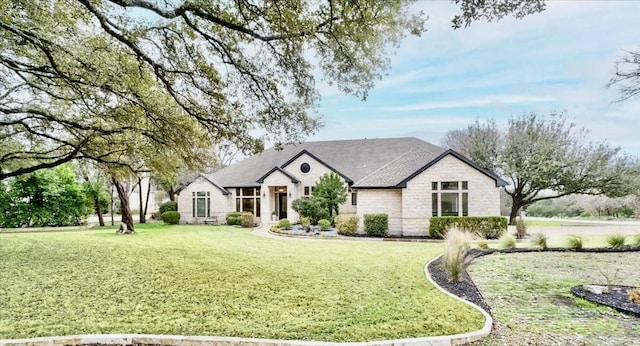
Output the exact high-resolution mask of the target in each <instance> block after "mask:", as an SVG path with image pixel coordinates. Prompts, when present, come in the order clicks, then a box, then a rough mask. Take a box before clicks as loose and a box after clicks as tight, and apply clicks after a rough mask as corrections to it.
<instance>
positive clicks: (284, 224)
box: [278, 219, 291, 229]
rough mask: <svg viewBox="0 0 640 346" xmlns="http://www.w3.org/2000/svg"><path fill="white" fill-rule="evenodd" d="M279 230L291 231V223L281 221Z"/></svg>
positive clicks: (284, 220)
mask: <svg viewBox="0 0 640 346" xmlns="http://www.w3.org/2000/svg"><path fill="white" fill-rule="evenodd" d="M278 228H280V229H291V222H289V219H280V221H278Z"/></svg>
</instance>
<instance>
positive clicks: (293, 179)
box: [256, 167, 300, 184]
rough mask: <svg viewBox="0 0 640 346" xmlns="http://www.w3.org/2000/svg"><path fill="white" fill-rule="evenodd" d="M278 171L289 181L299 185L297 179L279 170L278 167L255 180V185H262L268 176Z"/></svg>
mask: <svg viewBox="0 0 640 346" xmlns="http://www.w3.org/2000/svg"><path fill="white" fill-rule="evenodd" d="M275 171H278V172H280V173H282V174H284V175H285V176H286V177H287V178H289V179H291V182H292V183H294V184H297V183H299V182H300V181H299V180H298V179H296V178H295V177H294V176H292V175H291V174H289V173H287V171H285V170H284V169H282V168H280V167H273V168H272V169H271V170H270V171H269V172H267V174H265V175H263V176H262V177H260V178H259V179H258V180H256V182H257V183H260V184H262V183H264V180H265V179H267V177H268V176H270V175H271V174H273V172H275Z"/></svg>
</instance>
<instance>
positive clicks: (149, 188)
mask: <svg viewBox="0 0 640 346" xmlns="http://www.w3.org/2000/svg"><path fill="white" fill-rule="evenodd" d="M150 194H151V177H149V183H148V184H147V201H146V202H145V203H144V217H145V218H146V217H147V207H149V195H150Z"/></svg>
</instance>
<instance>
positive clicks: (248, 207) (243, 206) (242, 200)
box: [236, 187, 260, 217]
mask: <svg viewBox="0 0 640 346" xmlns="http://www.w3.org/2000/svg"><path fill="white" fill-rule="evenodd" d="M236 211H238V212H249V213H252V214H253V215H255V216H256V217H260V188H259V187H243V188H240V187H238V188H236Z"/></svg>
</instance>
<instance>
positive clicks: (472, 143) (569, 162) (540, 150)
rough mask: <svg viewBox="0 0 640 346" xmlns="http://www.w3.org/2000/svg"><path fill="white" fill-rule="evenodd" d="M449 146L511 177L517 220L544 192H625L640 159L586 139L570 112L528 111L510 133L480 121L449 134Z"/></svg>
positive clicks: (509, 191)
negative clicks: (569, 116)
mask: <svg viewBox="0 0 640 346" xmlns="http://www.w3.org/2000/svg"><path fill="white" fill-rule="evenodd" d="M444 144H445V146H448V147H450V148H453V149H455V150H457V151H458V152H460V153H461V154H463V155H465V156H467V157H469V158H470V159H471V160H473V161H475V162H476V163H478V164H479V165H480V166H482V167H483V168H486V169H489V170H491V171H494V172H498V173H500V175H501V176H502V178H503V179H506V181H507V182H508V183H509V185H507V187H506V188H505V191H506V192H507V194H509V195H510V196H511V198H512V202H513V203H512V208H511V213H510V215H511V217H510V223H512V224H515V222H516V220H515V217H516V215H517V214H518V211H519V210H520V209H521V208H523V207H526V206H528V205H530V204H532V203H534V202H536V201H540V200H544V199H550V196H548V195H547V194H543V193H541V192H543V191H545V190H554V191H555V192H557V196H558V197H559V196H562V195H571V194H580V193H590V194H594V193H596V194H606V195H608V196H624V195H627V194H629V193H630V192H632V191H633V189H634V186H633V185H634V184H630V183H629V182H628V177H630V176H634V172H635V170H636V169H637V167H636V160H635V159H633V158H631V157H630V156H628V155H623V154H621V153H620V150H619V148H615V147H611V146H609V145H608V144H607V143H605V142H600V143H589V142H586V130H584V129H581V128H578V127H577V126H576V125H575V124H574V123H572V122H570V121H567V117H566V116H565V115H564V114H552V115H551V116H549V117H543V116H539V115H537V114H535V113H531V114H523V115H522V116H519V117H515V118H512V119H510V120H509V123H508V125H507V126H506V130H504V131H503V130H501V129H500V127H499V126H498V125H497V124H496V122H495V120H489V121H487V122H485V123H480V122H479V121H476V122H475V123H473V124H471V125H469V126H468V127H467V128H466V129H464V130H456V131H452V132H450V133H448V134H447V135H446V136H445V140H444ZM579 214H580V213H578V215H579Z"/></svg>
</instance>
